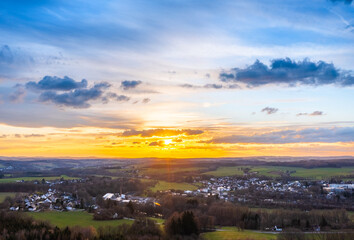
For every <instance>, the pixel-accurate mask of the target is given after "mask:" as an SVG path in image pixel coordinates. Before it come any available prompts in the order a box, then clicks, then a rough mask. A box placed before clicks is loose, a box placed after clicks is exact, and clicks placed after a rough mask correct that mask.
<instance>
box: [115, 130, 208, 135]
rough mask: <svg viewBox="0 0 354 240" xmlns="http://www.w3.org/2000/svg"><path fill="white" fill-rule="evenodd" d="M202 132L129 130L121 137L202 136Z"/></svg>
mask: <svg viewBox="0 0 354 240" xmlns="http://www.w3.org/2000/svg"><path fill="white" fill-rule="evenodd" d="M202 133H203V131H202V130H195V129H181V130H174V129H162V128H157V129H149V130H142V131H137V130H129V131H125V132H123V134H122V136H124V137H130V136H141V137H153V136H155V137H169V136H177V135H199V134H202Z"/></svg>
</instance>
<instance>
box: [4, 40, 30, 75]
mask: <svg viewBox="0 0 354 240" xmlns="http://www.w3.org/2000/svg"><path fill="white" fill-rule="evenodd" d="M33 64H34V60H33V58H32V57H31V56H28V54H26V53H25V52H23V51H21V49H15V51H14V50H13V49H12V48H10V46H8V45H2V46H0V76H2V77H10V76H12V75H13V74H17V73H18V72H19V71H20V70H21V71H22V70H24V69H27V68H28V67H31V66H33Z"/></svg>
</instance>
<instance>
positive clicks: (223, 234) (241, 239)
mask: <svg viewBox="0 0 354 240" xmlns="http://www.w3.org/2000/svg"><path fill="white" fill-rule="evenodd" d="M202 236H203V237H204V238H205V239H207V240H219V239H220V240H224V239H225V240H226V239H235V240H246V239H254V240H263V239H264V240H268V239H269V240H270V239H276V238H277V235H276V234H272V233H259V232H254V231H249V230H244V231H238V230H237V229H236V228H235V227H223V228H221V229H220V230H219V231H215V232H208V233H203V234H202Z"/></svg>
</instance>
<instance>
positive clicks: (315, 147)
mask: <svg viewBox="0 0 354 240" xmlns="http://www.w3.org/2000/svg"><path fill="white" fill-rule="evenodd" d="M123 2H124V3H123ZM123 2H121V3H119V2H110V3H109V4H108V3H107V4H106V3H101V2H99V1H93V2H90V3H89V4H87V6H86V5H85V6H83V5H82V4H81V3H79V2H77V1H51V2H50V3H45V1H44V2H38V1H35V3H33V4H32V3H28V4H24V5H23V6H22V5H21V6H18V5H16V4H12V3H4V7H6V8H7V10H8V11H6V12H2V13H1V14H0V15H1V16H0V27H1V30H0V32H1V34H0V156H38V157H65V156H70V157H117V158H143V157H161V158H169V157H175V158H197V157H201V158H204V157H211V158H212V157H238V156H266V155H273V156H342V155H354V148H353V146H354V111H352V110H351V108H352V103H353V102H354V98H353V96H354V95H353V85H354V80H353V79H354V74H353V70H354V66H353V62H354V48H353V47H352V46H353V40H354V35H353V34H354V33H353V31H352V30H350V27H349V26H351V24H352V23H351V22H350V21H351V20H350V18H351V16H352V15H353V5H350V4H349V5H348V4H339V3H338V4H337V3H335V1H333V2H332V1H322V2H321V4H320V3H317V2H316V1H313V2H312V1H311V2H307V1H302V2H301V1H300V2H296V3H294V4H295V5H296V6H295V5H293V3H289V2H281V3H279V1H271V2H270V3H264V2H262V1H256V2H257V3H255V2H249V1H241V2H238V1H225V2H222V3H218V4H217V3H216V2H213V1H211V2H208V3H205V4H201V5H198V4H197V3H190V4H183V3H182V2H184V1H182V2H181V3H177V2H174V3H170V4H166V5H165V4H161V5H159V4H156V3H153V2H150V1H146V2H144V3H140V4H138V3H134V2H130V1H127V2H126V1H123ZM319 4H320V5H321V6H322V8H320V9H319V7H318V6H319ZM5 5H6V6H5ZM279 5H281V6H279ZM305 7H306V11H302V10H301V9H303V8H305ZM77 9H80V11H77ZM142 9H143V10H142ZM279 9H283V10H282V11H279ZM15 12H21V15H19V14H17V13H15ZM246 13H252V14H254V15H256V16H258V18H251V17H250V15H249V14H246ZM308 13H310V14H308ZM252 14H251V15H252ZM102 16H104V17H102ZM255 36H257V37H255Z"/></svg>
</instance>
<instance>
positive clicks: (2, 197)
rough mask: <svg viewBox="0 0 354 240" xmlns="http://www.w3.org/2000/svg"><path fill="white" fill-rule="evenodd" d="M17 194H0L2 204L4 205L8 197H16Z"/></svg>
mask: <svg viewBox="0 0 354 240" xmlns="http://www.w3.org/2000/svg"><path fill="white" fill-rule="evenodd" d="M15 195H16V193H15V192H1V193H0V203H2V202H3V201H4V200H5V199H6V198H7V197H12V198H13V197H15Z"/></svg>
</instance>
